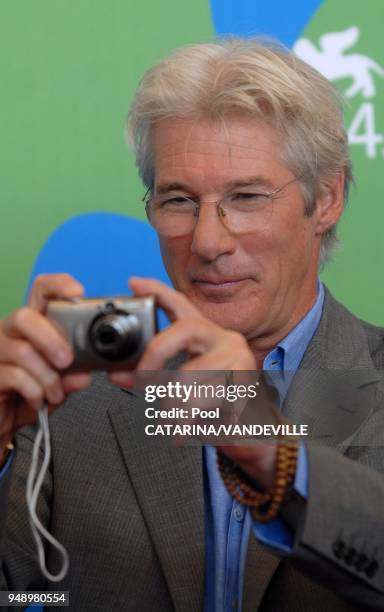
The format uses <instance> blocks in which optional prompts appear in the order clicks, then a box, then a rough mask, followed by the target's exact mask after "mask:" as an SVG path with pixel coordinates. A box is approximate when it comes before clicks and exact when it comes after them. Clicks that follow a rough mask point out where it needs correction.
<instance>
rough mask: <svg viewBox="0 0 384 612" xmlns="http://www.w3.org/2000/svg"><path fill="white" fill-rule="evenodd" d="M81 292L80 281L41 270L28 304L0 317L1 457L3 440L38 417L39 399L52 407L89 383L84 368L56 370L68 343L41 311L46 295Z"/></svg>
mask: <svg viewBox="0 0 384 612" xmlns="http://www.w3.org/2000/svg"><path fill="white" fill-rule="evenodd" d="M82 294H83V287H82V285H81V284H80V283H79V282H78V281H76V280H75V279H74V278H72V277H71V276H69V275H67V274H49V275H42V276H39V277H38V278H37V279H36V281H35V283H34V285H33V287H32V290H31V294H30V297H29V301H28V306H25V307H23V308H20V309H19V310H16V311H15V312H13V313H12V314H11V315H10V316H9V317H7V318H6V319H4V320H3V321H1V322H0V463H1V455H2V452H3V450H4V447H5V445H6V443H7V442H9V441H10V440H11V439H12V438H13V436H14V434H15V432H16V431H17V429H19V428H20V427H23V426H24V425H30V424H32V423H34V422H35V421H36V419H37V411H38V409H39V408H40V406H41V404H42V402H43V401H46V402H48V404H49V409H50V411H52V410H53V409H55V408H56V407H57V406H59V405H60V404H62V403H63V401H64V399H65V397H66V395H68V393H70V392H72V391H77V390H79V389H83V388H85V387H87V386H88V385H89V384H90V374H88V373H76V374H61V373H60V370H62V369H64V368H66V367H68V366H69V365H70V363H71V361H72V359H73V354H72V349H71V347H70V346H69V344H68V342H67V341H66V339H65V338H63V337H62V336H61V335H60V334H59V333H58V331H57V330H56V329H55V328H54V327H53V325H52V324H51V323H50V321H48V319H47V318H46V317H45V316H44V313H45V310H46V307H47V304H48V301H49V300H51V299H58V298H73V297H79V296H81V295H82Z"/></svg>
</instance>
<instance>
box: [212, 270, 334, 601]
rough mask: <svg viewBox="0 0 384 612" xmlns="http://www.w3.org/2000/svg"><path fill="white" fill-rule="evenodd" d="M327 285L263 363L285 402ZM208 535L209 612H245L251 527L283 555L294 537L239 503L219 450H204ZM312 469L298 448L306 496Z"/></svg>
mask: <svg viewBox="0 0 384 612" xmlns="http://www.w3.org/2000/svg"><path fill="white" fill-rule="evenodd" d="M323 303H324V287H323V285H322V284H321V283H320V282H319V284H318V294H317V299H316V302H315V304H314V305H313V307H312V308H311V310H310V311H309V312H308V313H307V314H306V316H305V317H304V318H303V319H302V320H301V321H300V322H299V323H298V325H297V326H296V327H295V328H294V329H293V330H292V331H291V332H290V333H289V334H288V336H286V338H284V339H283V340H282V341H281V342H279V344H278V345H277V346H276V347H275V348H274V349H273V350H272V351H271V352H270V353H269V354H268V355H267V356H266V358H265V359H264V363H263V370H265V371H266V372H265V376H266V377H268V371H273V384H274V386H275V388H276V389H277V391H278V393H279V401H280V405H281V404H282V403H283V401H284V399H285V397H286V395H287V393H288V390H289V386H290V384H291V381H292V378H293V373H294V371H295V370H297V369H298V368H299V366H300V363H301V361H302V359H303V356H304V353H305V351H306V349H307V347H308V344H309V343H310V341H311V339H312V337H313V335H314V333H315V331H316V329H317V327H318V325H319V322H320V318H321V313H322V309H323ZM203 467H204V502H205V537H206V568H205V574H206V575H205V578H206V582H205V584H206V590H205V606H204V608H205V612H230V611H231V612H234V610H241V606H242V591H243V582H244V572H245V560H246V554H247V549H248V540H249V536H250V532H251V529H253V531H254V533H255V535H256V537H257V538H258V539H259V541H260V542H263V543H264V544H267V545H269V546H272V547H275V548H277V549H279V550H280V551H282V552H290V551H291V550H292V544H293V535H294V534H293V533H292V531H291V530H290V528H289V527H288V526H287V525H286V524H285V523H284V521H283V520H282V519H279V518H277V519H275V520H272V521H270V522H268V523H265V524H264V523H257V522H256V521H254V520H252V518H251V515H250V513H249V512H248V511H247V510H246V509H245V507H244V506H241V505H240V504H239V503H238V502H236V501H234V500H233V499H232V497H231V496H230V495H229V493H228V492H227V489H226V488H225V486H224V484H223V481H222V479H221V477H220V474H219V471H218V468H217V462H216V449H215V448H214V447H211V446H206V447H204V449H203ZM307 480H308V469H307V457H306V449H305V447H304V446H303V445H302V446H300V449H299V460H298V466H297V471H296V477H295V482H294V486H295V488H296V489H297V491H298V492H299V493H300V494H301V495H302V496H303V497H307V492H308V484H307Z"/></svg>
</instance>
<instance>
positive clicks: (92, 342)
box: [47, 297, 157, 370]
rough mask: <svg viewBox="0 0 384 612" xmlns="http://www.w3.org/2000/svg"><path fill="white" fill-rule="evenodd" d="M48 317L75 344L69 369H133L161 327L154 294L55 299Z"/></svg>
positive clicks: (50, 305) (48, 310) (49, 308)
mask: <svg viewBox="0 0 384 612" xmlns="http://www.w3.org/2000/svg"><path fill="white" fill-rule="evenodd" d="M47 317H48V318H49V319H50V321H51V322H52V323H53V324H54V325H55V326H56V328H57V329H58V330H59V331H60V332H61V333H62V334H63V335H64V336H65V337H66V338H67V339H68V341H69V343H70V344H71V346H72V348H73V351H74V354H75V359H74V361H73V363H72V364H71V365H70V367H69V368H68V369H69V370H114V369H118V368H121V367H123V368H127V369H132V368H134V367H135V365H136V364H137V363H138V361H139V359H140V356H141V355H142V353H143V351H144V348H145V346H146V345H147V343H148V342H149V340H150V339H151V338H152V337H153V336H154V335H155V333H156V331H157V318H156V307H155V299H154V298H153V297H143V298H139V297H113V298H109V297H108V298H101V299H100V298H97V299H96V298H94V299H92V298H91V299H89V298H87V299H85V298H82V299H80V298H79V299H78V298H76V299H72V300H52V301H51V302H49V304H48V308H47Z"/></svg>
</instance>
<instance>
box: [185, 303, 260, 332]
mask: <svg viewBox="0 0 384 612" xmlns="http://www.w3.org/2000/svg"><path fill="white" fill-rule="evenodd" d="M194 304H195V306H196V307H197V308H198V309H199V310H200V312H201V313H202V314H203V315H204V316H205V317H207V318H208V319H210V320H211V321H213V322H214V323H217V325H220V326H221V327H224V328H225V329H232V330H233V331H237V332H239V333H241V334H243V335H245V336H248V335H249V334H253V333H254V331H255V328H256V327H257V326H258V322H257V321H256V320H255V312H256V307H255V308H252V307H250V305H249V303H248V304H246V303H244V302H231V303H226V302H214V301H200V300H198V301H196V300H194Z"/></svg>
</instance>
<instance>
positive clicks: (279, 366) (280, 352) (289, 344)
mask: <svg viewBox="0 0 384 612" xmlns="http://www.w3.org/2000/svg"><path fill="white" fill-rule="evenodd" d="M323 304H324V286H323V284H322V283H321V282H320V280H319V281H318V284H317V298H316V302H315V303H314V305H313V306H312V308H311V310H309V312H307V314H306V315H305V317H304V318H303V319H301V321H300V322H299V323H298V324H297V325H296V327H294V328H293V329H292V330H291V331H290V332H289V334H288V335H287V336H286V337H285V338H283V340H281V341H280V342H279V343H278V344H277V346H276V347H275V348H274V349H273V350H272V351H271V352H270V353H268V355H267V356H266V357H265V359H264V362H263V370H275V371H276V370H277V371H294V370H297V369H298V368H299V366H300V363H301V361H302V359H303V357H304V353H305V351H306V350H307V348H308V345H309V343H310V341H311V340H312V338H313V335H314V333H315V331H316V329H317V327H318V325H319V322H320V319H321V314H322V310H323Z"/></svg>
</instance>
